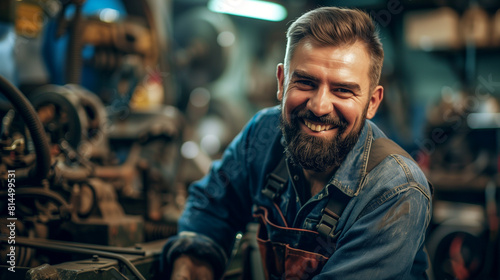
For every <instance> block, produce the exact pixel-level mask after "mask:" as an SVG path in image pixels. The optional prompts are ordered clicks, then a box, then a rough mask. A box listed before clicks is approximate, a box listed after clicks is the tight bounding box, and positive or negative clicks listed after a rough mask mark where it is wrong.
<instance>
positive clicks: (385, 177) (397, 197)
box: [164, 107, 431, 279]
mask: <svg viewBox="0 0 500 280" xmlns="http://www.w3.org/2000/svg"><path fill="white" fill-rule="evenodd" d="M279 114H280V111H279V109H278V108H277V107H273V108H268V109H264V110H262V111H260V112H259V113H257V114H256V115H255V116H254V117H253V118H252V119H251V120H250V122H249V123H248V124H247V125H246V127H245V128H244V129H243V130H242V131H241V132H240V134H239V135H238V136H237V137H236V138H235V139H234V140H233V141H232V143H231V144H230V145H229V146H228V148H227V149H226V151H225V152H224V154H223V157H222V159H221V160H219V161H215V162H214V163H213V165H212V167H211V170H210V172H209V174H208V175H207V176H205V177H204V178H202V179H201V180H200V181H197V182H195V183H194V184H193V185H191V186H190V189H189V198H188V201H187V204H186V208H185V210H184V212H183V214H182V216H181V218H180V220H179V232H180V233H179V235H177V236H176V237H174V238H171V239H170V240H169V242H168V243H167V244H166V246H165V249H164V257H165V258H166V260H165V263H166V264H167V267H166V268H165V269H168V264H169V262H170V265H171V261H170V260H173V259H175V257H176V256H178V255H180V254H182V253H192V254H194V255H198V256H200V257H203V258H205V259H208V260H209V261H210V262H211V263H212V265H213V267H214V270H215V272H216V278H215V279H218V278H220V276H221V275H222V273H223V270H224V266H225V264H226V262H227V256H228V255H229V252H230V251H231V249H232V247H233V242H234V239H235V235H236V233H237V232H242V231H244V230H245V227H246V225H247V224H248V223H249V222H252V211H253V209H255V206H264V207H266V208H267V209H268V211H269V219H270V220H272V221H273V222H274V223H276V224H277V225H281V226H285V221H286V225H287V226H288V227H293V228H301V229H308V230H316V227H317V225H318V223H319V220H320V219H321V216H322V209H323V208H325V206H326V204H327V201H328V196H329V193H330V192H331V191H330V190H331V188H338V189H340V190H341V191H342V192H344V193H345V194H347V195H348V196H351V197H352V198H351V200H350V201H349V203H348V204H347V206H346V208H345V210H344V212H343V214H342V216H341V217H340V219H339V222H338V224H337V228H336V231H335V233H337V232H340V234H339V235H338V239H337V240H336V242H335V244H327V242H318V244H317V246H318V247H320V248H321V249H322V251H325V252H327V253H329V254H330V256H328V257H329V260H328V262H327V263H326V264H325V266H324V267H323V269H322V271H321V272H320V273H319V274H318V275H317V276H315V277H314V278H313V279H427V275H426V269H427V267H428V263H427V254H426V253H425V251H424V239H425V235H426V229H427V226H428V225H429V222H430V218H431V190H430V187H429V185H428V183H427V179H426V178H425V176H424V174H423V172H422V171H421V170H420V168H419V167H418V165H417V164H416V163H415V162H413V161H412V160H410V159H408V158H406V157H403V156H400V155H390V156H388V157H387V158H385V159H384V160H383V161H382V162H381V163H380V164H379V165H377V166H376V167H375V168H374V169H373V170H372V171H371V172H370V173H368V174H366V172H365V170H366V164H367V157H368V154H369V151H370V147H371V141H372V140H373V139H376V138H379V137H385V135H384V134H383V132H382V131H381V130H380V129H379V128H377V126H376V125H375V124H373V123H372V122H371V121H368V120H367V121H366V124H365V126H364V128H363V130H362V132H361V135H360V137H359V140H358V142H357V143H356V145H355V146H354V148H353V149H352V150H351V151H350V152H349V154H348V155H347V157H346V159H345V161H344V162H343V163H342V165H341V166H340V167H339V168H338V170H337V171H336V172H335V174H334V175H333V176H332V178H331V180H330V181H329V183H328V184H327V185H326V186H325V187H324V188H323V190H321V191H320V192H319V193H317V194H316V195H315V196H314V197H312V198H311V199H309V200H308V201H307V202H305V203H304V205H302V204H301V200H300V199H299V196H298V194H297V191H296V189H295V188H296V187H297V188H298V187H300V185H299V184H300V181H301V180H303V179H302V177H301V175H300V174H301V172H298V171H299V170H300V168H290V173H291V174H290V179H289V180H288V185H287V186H286V188H285V190H284V191H283V193H282V194H281V196H280V197H279V200H278V202H277V206H278V207H279V208H280V210H281V212H282V213H283V216H284V217H283V218H284V219H283V218H282V217H281V216H280V214H279V211H278V210H277V209H276V208H277V207H276V206H275V205H274V204H273V202H272V201H271V200H270V199H269V197H267V196H265V195H264V194H262V192H261V191H262V188H263V186H264V185H265V183H266V175H268V174H269V173H270V172H272V170H273V169H274V167H275V166H276V164H278V162H279V161H280V159H281V158H282V157H283V156H284V149H283V146H282V144H281V141H280V140H281V138H282V135H281V131H280V129H279ZM283 220H285V221H283ZM271 235H272V234H271ZM291 245H292V246H293V244H291ZM312 249H314V248H312Z"/></svg>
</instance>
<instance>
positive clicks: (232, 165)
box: [164, 114, 259, 266]
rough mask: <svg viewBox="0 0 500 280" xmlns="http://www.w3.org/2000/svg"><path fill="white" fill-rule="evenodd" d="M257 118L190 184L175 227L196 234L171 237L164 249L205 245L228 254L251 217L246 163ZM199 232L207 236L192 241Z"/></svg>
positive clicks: (250, 157) (251, 154)
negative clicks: (207, 171)
mask: <svg viewBox="0 0 500 280" xmlns="http://www.w3.org/2000/svg"><path fill="white" fill-rule="evenodd" d="M258 119H259V114H257V115H256V116H255V117H254V118H253V119H252V120H250V121H249V123H248V124H247V125H246V126H245V128H244V129H243V130H242V131H241V132H240V133H239V134H238V135H237V136H236V137H235V139H234V140H233V141H232V142H231V144H230V145H229V146H228V147H227V148H226V150H225V151H224V154H223V156H222V158H221V160H217V161H214V162H213V163H212V166H211V169H210V171H209V173H208V174H207V175H206V176H205V177H203V178H202V179H201V180H199V181H197V182H194V183H193V184H192V185H191V186H190V187H189V192H188V199H187V201H186V207H185V209H184V211H183V213H182V215H181V217H180V219H179V221H178V228H179V229H178V230H179V232H190V233H194V234H195V236H194V237H189V238H190V241H186V240H185V238H183V237H179V236H176V237H174V238H173V239H175V240H176V242H177V243H176V242H169V243H167V247H168V249H167V248H166V249H165V250H164V252H165V251H167V252H168V251H170V252H176V254H177V255H179V254H181V253H183V252H188V251H190V250H191V249H192V248H194V247H196V248H197V250H200V249H201V248H202V247H205V248H207V249H206V251H208V252H211V253H210V254H208V255H207V256H208V257H209V258H222V257H221V254H215V253H214V252H218V251H221V252H223V255H224V257H223V259H225V260H227V258H230V257H231V256H230V253H231V251H232V247H233V246H234V241H235V237H236V234H237V233H238V232H242V231H244V230H245V228H246V225H247V224H248V223H249V222H250V221H251V220H252V205H253V202H252V195H251V190H250V186H249V185H250V184H249V165H250V162H252V160H254V159H255V149H253V148H252V143H253V142H255V141H252V139H251V138H252V135H254V134H256V126H258V125H259V123H258ZM199 236H203V237H206V238H205V241H204V242H194V240H197V239H198V238H199ZM182 240H184V241H182ZM206 240H210V241H209V242H207V241H206ZM181 241H182V242H181ZM214 248H220V250H217V249H214ZM168 255H169V254H167V256H168ZM209 255H210V256H209ZM170 260H174V258H170ZM167 261H168V260H167ZM166 265H167V266H168V263H167V264H166ZM224 265H226V264H224Z"/></svg>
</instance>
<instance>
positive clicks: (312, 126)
mask: <svg viewBox="0 0 500 280" xmlns="http://www.w3.org/2000/svg"><path fill="white" fill-rule="evenodd" d="M304 123H305V125H306V126H307V127H309V128H310V129H311V130H312V131H316V132H320V131H325V130H329V129H331V128H332V126H331V125H319V124H318V125H316V124H313V123H310V122H308V121H306V120H304Z"/></svg>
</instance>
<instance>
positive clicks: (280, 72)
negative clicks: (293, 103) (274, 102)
mask: <svg viewBox="0 0 500 280" xmlns="http://www.w3.org/2000/svg"><path fill="white" fill-rule="evenodd" d="M276 79H277V80H278V92H277V93H276V95H277V96H276V97H277V98H278V100H279V101H280V102H281V101H282V100H283V91H284V83H285V66H284V65H283V63H280V64H278V67H277V68H276Z"/></svg>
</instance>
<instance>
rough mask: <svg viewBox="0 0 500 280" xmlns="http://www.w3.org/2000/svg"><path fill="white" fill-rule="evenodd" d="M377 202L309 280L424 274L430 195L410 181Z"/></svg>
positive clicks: (402, 276) (401, 276)
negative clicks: (424, 249)
mask: <svg viewBox="0 0 500 280" xmlns="http://www.w3.org/2000/svg"><path fill="white" fill-rule="evenodd" d="M385 195H388V194H387V193H386V194H385ZM379 202H383V203H377V204H376V205H375V206H374V205H372V206H371V207H370V209H365V210H368V211H365V212H364V213H362V215H361V216H360V217H359V218H358V220H357V221H356V222H355V223H354V224H353V225H352V226H351V227H350V228H349V229H347V230H346V231H345V232H344V234H343V236H342V237H341V238H340V239H339V240H338V244H337V250H336V251H335V253H333V255H332V256H331V257H330V259H329V260H328V262H327V263H326V265H325V266H324V267H323V270H322V271H321V273H320V274H318V275H317V276H316V277H314V278H313V279H315V280H320V279H344V280H346V279H427V276H426V273H425V270H426V268H427V260H426V254H425V253H424V251H423V246H424V237H425V231H426V228H427V225H428V224H429V221H430V207H431V205H430V201H429V198H428V197H427V196H426V195H424V194H423V193H422V191H421V190H419V188H416V187H411V186H410V187H408V188H405V189H403V190H399V191H395V192H394V193H391V194H390V195H389V196H383V197H380V201H379Z"/></svg>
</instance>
